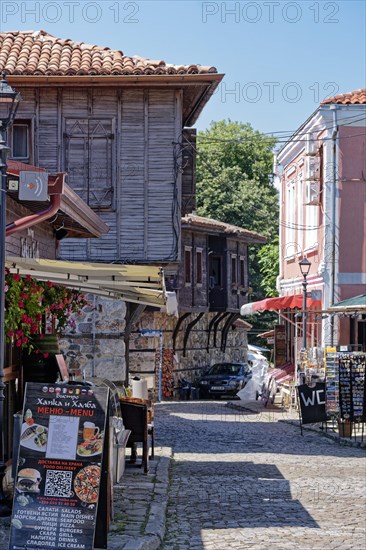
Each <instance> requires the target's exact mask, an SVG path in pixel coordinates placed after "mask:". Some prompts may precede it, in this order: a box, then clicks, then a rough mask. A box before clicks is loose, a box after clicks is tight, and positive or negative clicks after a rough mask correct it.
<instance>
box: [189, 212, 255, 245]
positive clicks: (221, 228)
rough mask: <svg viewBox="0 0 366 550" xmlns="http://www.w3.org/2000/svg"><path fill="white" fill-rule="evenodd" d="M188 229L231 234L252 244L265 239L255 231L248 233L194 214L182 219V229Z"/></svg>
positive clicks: (242, 229) (245, 230)
mask: <svg viewBox="0 0 366 550" xmlns="http://www.w3.org/2000/svg"><path fill="white" fill-rule="evenodd" d="M184 226H185V227H190V228H197V229H206V230H207V231H208V232H209V231H212V232H215V233H226V234H233V235H236V236H239V237H247V239H248V241H250V242H253V243H265V242H266V238H265V237H263V235H259V233H256V232H255V231H249V230H248V229H244V228H243V227H238V226H237V225H231V224H229V223H224V222H220V221H218V220H211V219H210V218H203V217H202V216H197V215H196V214H187V215H186V216H184V218H182V227H184Z"/></svg>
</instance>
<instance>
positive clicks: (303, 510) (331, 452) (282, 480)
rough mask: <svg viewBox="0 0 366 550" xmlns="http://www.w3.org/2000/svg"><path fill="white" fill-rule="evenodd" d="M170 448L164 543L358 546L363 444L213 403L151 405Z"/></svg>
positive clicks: (180, 547) (172, 549) (208, 547)
mask: <svg viewBox="0 0 366 550" xmlns="http://www.w3.org/2000/svg"><path fill="white" fill-rule="evenodd" d="M156 412H157V420H158V426H157V433H159V434H160V435H159V441H160V442H161V443H162V444H163V445H168V444H169V445H171V447H172V450H173V458H172V466H171V470H170V491H169V502H168V507H167V525H166V534H165V538H164V542H163V545H162V549H163V550H186V549H192V550H199V549H205V550H214V549H217V550H224V549H225V550H226V549H240V550H246V549H250V550H269V549H271V550H286V549H288V550H295V549H296V550H323V549H324V548H327V549H328V550H336V549H337V550H338V549H339V550H340V549H342V550H348V549H349V550H351V549H352V550H365V548H366V538H365V535H366V524H365V512H366V497H365V495H366V491H365V489H366V487H365V473H366V469H365V453H364V450H363V449H360V448H353V447H345V446H340V445H339V444H338V442H335V441H332V440H330V439H327V438H324V437H320V436H319V434H317V433H314V432H309V431H304V435H303V436H302V437H301V435H300V430H299V428H298V427H296V426H293V425H289V424H288V423H287V422H283V421H282V420H286V421H287V420H288V415H287V414H283V413H282V412H281V411H280V410H269V411H267V410H264V411H261V412H260V413H258V414H255V413H251V412H250V411H245V410H240V411H238V410H234V409H230V408H228V407H225V405H224V403H218V402H208V401H207V402H190V403H189V402H187V403H183V402H177V403H167V404H162V405H160V406H159V407H157V411H156Z"/></svg>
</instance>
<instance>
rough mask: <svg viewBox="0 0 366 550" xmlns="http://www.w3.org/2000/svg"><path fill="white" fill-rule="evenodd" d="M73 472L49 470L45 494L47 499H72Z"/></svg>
mask: <svg viewBox="0 0 366 550" xmlns="http://www.w3.org/2000/svg"><path fill="white" fill-rule="evenodd" d="M71 483H72V472H65V471H60V470H47V474H46V485H45V490H44V494H45V496H47V497H65V498H67V497H70V494H71Z"/></svg>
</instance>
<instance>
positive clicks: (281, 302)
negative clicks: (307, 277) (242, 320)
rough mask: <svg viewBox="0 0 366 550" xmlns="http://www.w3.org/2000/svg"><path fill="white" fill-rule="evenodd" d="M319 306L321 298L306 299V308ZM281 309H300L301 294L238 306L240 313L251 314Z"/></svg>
mask: <svg viewBox="0 0 366 550" xmlns="http://www.w3.org/2000/svg"><path fill="white" fill-rule="evenodd" d="M320 307H321V300H312V299H311V298H307V299H306V309H319V308H320ZM281 309H302V295H301V294H293V295H292V296H278V297H276V298H266V299H265V300H259V301H258V302H251V303H249V304H244V305H243V306H242V307H241V308H240V315H243V316H245V315H253V313H258V312H262V311H280V310H281Z"/></svg>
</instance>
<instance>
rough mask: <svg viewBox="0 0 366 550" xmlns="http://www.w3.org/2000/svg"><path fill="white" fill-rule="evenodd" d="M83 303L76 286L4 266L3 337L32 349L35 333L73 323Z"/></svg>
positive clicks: (22, 347) (33, 348)
mask: <svg viewBox="0 0 366 550" xmlns="http://www.w3.org/2000/svg"><path fill="white" fill-rule="evenodd" d="M15 267H16V266H15V265H14V266H13V268H15ZM86 305H88V301H87V300H86V298H85V296H84V294H83V293H82V292H80V291H79V290H74V289H70V288H66V287H64V286H61V285H55V284H53V283H52V282H51V281H46V282H44V281H37V280H36V279H33V278H32V277H31V276H30V275H27V276H25V277H21V276H20V275H19V274H18V273H14V272H12V271H11V270H10V269H9V268H6V269H5V317H4V330H5V339H6V341H7V342H8V343H12V344H14V345H15V346H16V347H18V348H21V349H28V351H29V352H31V351H34V350H35V348H36V346H35V344H34V343H33V341H32V337H33V336H34V335H36V334H37V335H38V334H42V333H44V332H49V333H60V332H61V331H62V330H63V329H64V328H65V327H66V326H74V324H75V319H74V318H73V316H74V315H77V314H80V312H81V310H82V309H83V307H84V306H86ZM35 351H36V350H35Z"/></svg>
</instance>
